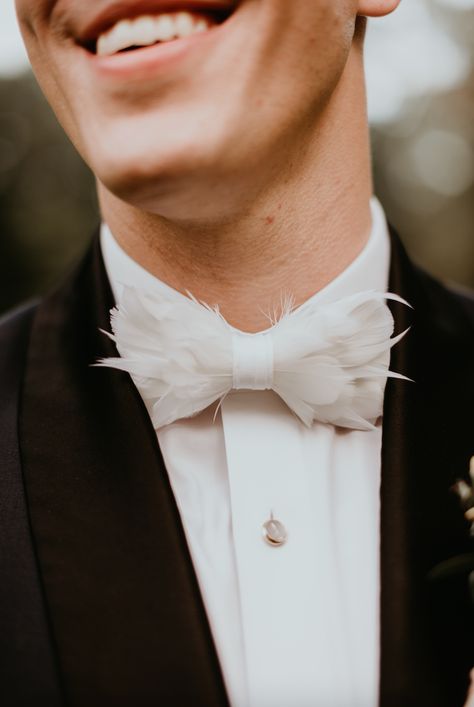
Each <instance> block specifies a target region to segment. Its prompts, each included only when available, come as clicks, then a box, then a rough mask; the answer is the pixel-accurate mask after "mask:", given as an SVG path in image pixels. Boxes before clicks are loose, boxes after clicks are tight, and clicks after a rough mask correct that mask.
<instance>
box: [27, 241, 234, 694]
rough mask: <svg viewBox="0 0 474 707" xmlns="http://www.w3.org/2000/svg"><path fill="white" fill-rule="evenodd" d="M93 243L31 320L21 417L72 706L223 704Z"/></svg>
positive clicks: (182, 545)
mask: <svg viewBox="0 0 474 707" xmlns="http://www.w3.org/2000/svg"><path fill="white" fill-rule="evenodd" d="M110 306H111V293H110V290H109V286H108V282H107V279H106V275H105V272H104V269H103V264H102V259H101V256H100V252H99V247H98V242H96V246H95V249H94V252H93V253H92V254H91V255H89V257H88V258H87V260H86V261H85V263H84V266H83V267H82V269H81V271H80V273H79V275H78V276H77V277H76V278H75V279H74V281H73V282H72V283H71V284H70V285H69V286H67V287H65V288H63V289H61V290H60V291H59V292H58V293H57V294H55V295H54V296H52V297H51V298H49V299H48V300H46V301H45V303H44V304H43V305H42V306H41V307H40V309H39V312H38V314H37V317H36V321H35V323H34V328H33V333H32V339H31V344H30V354H29V359H28V364H27V375H26V384H25V393H24V398H23V406H22V417H21V448H22V456H23V464H24V473H25V480H26V489H27V496H28V502H29V510H30V516H31V523H32V528H33V533H34V537H35V542H36V547H37V551H38V557H39V563H40V569H41V573H42V576H43V582H44V586H45V593H46V599H47V603H48V605H49V611H50V614H51V621H52V626H53V631H54V635H55V639H56V642H57V646H58V654H59V661H60V664H61V669H62V673H63V679H64V683H65V689H66V693H67V695H68V702H70V704H71V705H77V706H81V707H90V705H92V704H94V705H95V704H97V705H98V704H100V705H101V707H107V706H110V707H112V706H113V707H120V705H124V706H125V705H127V707H130V705H134V707H139V706H142V705H143V706H148V705H150V706H151V705H153V707H156V705H172V704H183V705H184V704H189V705H191V704H192V705H193V706H194V705H195V706H199V705H202V706H203V707H204V706H205V707H217V706H218V705H225V704H227V698H226V694H225V689H224V686H223V681H222V676H221V672H220V668H219V665H218V660H217V656H216V652H215V648H214V645H213V641H212V637H211V633H210V630H209V626H208V622H207V619H206V616H205V611H204V607H203V604H202V600H201V596H200V593H199V589H198V585H197V581H196V576H195V573H194V570H193V567H192V563H191V559H190V555H189V552H188V548H187V544H186V540H185V535H184V532H183V527H182V524H181V521H180V518H179V514H178V510H177V507H176V504H175V501H174V497H173V494H172V491H171V488H170V484H169V480H168V477H167V474H166V471H165V468H164V464H163V460H162V457H161V453H160V451H159V447H158V444H157V439H156V435H155V432H154V430H153V428H152V426H151V423H150V421H149V417H148V414H147V412H146V410H145V408H144V406H143V404H142V401H141V398H140V397H139V395H138V393H137V391H136V389H135V387H134V386H133V384H132V383H131V381H130V378H129V377H128V375H126V374H122V373H119V372H117V371H111V370H108V369H103V368H93V367H91V363H93V362H94V361H96V360H97V358H99V357H101V356H110V355H116V351H115V350H114V348H113V345H112V344H111V342H110V341H109V340H108V339H107V338H106V337H105V336H104V335H103V334H100V333H99V331H98V328H99V327H102V328H108V310H109V308H110Z"/></svg>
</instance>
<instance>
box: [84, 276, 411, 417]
mask: <svg viewBox="0 0 474 707" xmlns="http://www.w3.org/2000/svg"><path fill="white" fill-rule="evenodd" d="M388 299H390V300H395V301H397V302H401V303H403V304H407V303H406V302H405V301H404V300H402V299H401V298H400V297H398V296H397V295H394V294H382V293H379V292H376V291H367V292H360V293H357V294H355V295H350V296H347V297H344V298H342V299H340V300H338V301H336V302H331V303H324V304H319V303H318V302H317V300H316V301H311V300H310V301H308V302H306V303H305V304H303V305H301V306H300V307H297V308H296V309H292V308H291V306H290V304H286V305H285V306H284V307H283V311H282V314H281V317H280V318H279V319H278V320H277V321H274V322H273V323H272V326H271V327H270V328H269V329H267V330H265V331H262V332H259V333H257V334H247V333H244V332H240V331H238V330H237V329H235V328H234V327H232V326H231V325H230V324H229V323H228V322H227V321H226V320H225V319H224V317H223V316H222V315H221V314H220V312H219V309H218V308H217V307H215V308H212V307H209V306H208V305H206V304H203V303H200V302H198V301H197V300H196V299H194V298H193V297H191V296H190V297H185V296H179V297H171V296H170V295H168V294H167V293H164V294H162V293H160V294H157V293H151V292H144V291H142V290H138V289H135V288H130V287H127V288H125V289H124V293H123V297H122V300H121V302H120V303H119V304H118V305H117V306H116V307H115V308H114V309H113V310H112V312H111V327H112V333H107V332H104V333H106V334H107V335H108V336H109V337H110V338H111V339H112V340H113V341H114V342H115V344H116V346H117V349H118V352H119V354H120V357H117V358H105V359H102V360H100V361H99V362H98V364H97V365H99V366H107V367H111V368H116V369H119V370H122V371H127V372H128V373H129V374H130V375H131V377H132V379H133V380H134V382H135V384H136V385H137V387H138V388H139V389H140V392H141V394H142V397H143V399H144V400H145V403H146V405H147V408H148V410H149V413H150V416H151V419H152V422H153V425H154V427H155V429H159V428H160V427H163V426H164V425H167V424H171V423H172V422H174V421H175V420H178V419H180V418H186V417H191V416H193V415H195V414H197V413H199V412H201V411H202V410H204V409H205V408H206V407H208V406H209V405H211V404H212V403H214V402H216V401H218V400H219V401H220V400H222V399H223V398H224V397H225V396H226V395H227V394H228V393H229V392H230V391H231V390H273V391H275V393H277V394H278V395H279V396H280V398H282V400H283V401H284V402H285V403H286V404H287V405H288V407H289V408H290V409H291V410H292V411H293V412H294V413H295V415H297V416H298V417H299V418H300V419H301V420H302V422H303V423H304V424H305V425H307V426H310V425H312V424H313V422H314V421H315V420H318V421H319V422H323V423H329V424H333V425H336V426H341V427H348V428H352V429H360V430H369V429H373V427H374V425H375V423H376V421H377V419H378V418H379V417H380V415H381V414H382V407H383V394H384V389H385V383H386V380H387V377H392V378H403V379H405V376H403V375H401V374H399V373H395V372H393V371H390V370H389V362H390V349H391V348H392V346H394V345H395V344H396V343H397V342H399V341H400V339H401V338H402V337H403V336H404V335H405V333H406V331H405V332H402V333H401V334H399V335H398V336H393V337H392V335H393V331H394V321H393V316H392V314H391V312H390V309H389V308H388V306H387V304H386V300H388Z"/></svg>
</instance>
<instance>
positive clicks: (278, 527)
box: [262, 517, 288, 547]
mask: <svg viewBox="0 0 474 707" xmlns="http://www.w3.org/2000/svg"><path fill="white" fill-rule="evenodd" d="M262 534H263V539H264V540H265V542H266V543H268V544H269V545H271V546H272V547H279V546H280V545H284V544H285V543H286V541H287V539H288V533H287V530H286V528H285V526H284V525H283V523H282V522H281V521H279V520H276V519H275V518H273V517H271V518H270V520H267V521H266V522H265V523H264V524H263V526H262Z"/></svg>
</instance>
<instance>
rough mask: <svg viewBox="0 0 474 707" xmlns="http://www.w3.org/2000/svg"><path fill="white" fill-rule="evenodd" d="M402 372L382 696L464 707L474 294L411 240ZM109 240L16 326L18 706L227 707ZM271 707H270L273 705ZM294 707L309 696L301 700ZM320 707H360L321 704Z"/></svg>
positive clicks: (2, 365)
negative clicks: (115, 297)
mask: <svg viewBox="0 0 474 707" xmlns="http://www.w3.org/2000/svg"><path fill="white" fill-rule="evenodd" d="M392 250H393V253H392V269H391V283H390V289H391V291H393V292H396V293H398V294H400V295H401V296H402V297H404V298H405V299H407V300H408V301H409V302H410V303H411V305H412V306H413V308H414V309H413V311H410V310H409V309H408V308H406V307H402V306H399V305H397V304H394V305H393V311H394V315H395V319H396V323H397V330H398V331H401V330H403V329H404V328H405V327H406V326H409V325H411V326H412V330H411V332H410V334H409V335H408V336H407V337H406V338H405V339H404V340H403V341H402V343H400V344H399V345H397V346H396V347H395V349H394V350H393V358H392V368H393V369H394V370H396V371H399V372H403V373H405V374H406V375H408V376H410V377H411V378H413V380H414V381H415V382H414V383H407V382H404V381H398V380H390V381H389V383H388V387H387V392H386V399H385V410H384V428H383V454H382V456H383V458H382V489H381V504H382V510H381V574H382V593H381V626H382V629H381V666H380V671H381V690H380V706H381V707H423V706H425V705H426V706H427V707H461V705H462V704H463V701H464V697H465V693H466V689H467V684H468V673H469V670H470V668H471V667H472V666H474V622H473V610H472V606H471V604H470V598H469V592H468V584H467V576H466V574H465V573H464V574H461V575H459V576H456V577H454V578H452V579H446V580H443V581H438V582H434V581H430V580H429V579H428V575H429V573H430V571H431V569H432V568H433V567H434V566H436V565H438V564H439V563H441V562H443V561H445V560H447V559H449V558H451V557H453V556H455V555H458V554H462V553H467V552H470V551H471V548H470V540H469V535H468V525H467V523H466V521H465V520H464V517H463V512H462V510H461V508H460V505H459V502H458V500H457V498H456V497H455V495H454V494H453V493H452V492H451V491H450V487H451V486H452V484H453V483H454V482H455V480H456V479H457V478H459V477H461V476H464V477H466V478H467V470H468V462H469V458H470V456H471V455H472V454H474V302H472V301H470V300H469V299H468V298H465V297H460V296H458V295H456V294H453V293H451V292H449V291H448V290H446V289H444V288H443V287H442V286H441V285H439V284H438V283H437V282H435V281H434V280H432V279H431V278H430V277H428V276H427V275H425V274H422V273H421V272H419V271H418V270H416V269H415V268H414V267H413V266H412V265H411V263H410V262H409V261H408V259H407V257H406V255H405V253H404V251H403V249H402V247H401V245H400V243H399V241H398V239H397V237H396V236H395V235H394V234H392ZM112 304H113V302H112V296H111V292H110V288H109V284H108V281H107V277H106V275H105V271H104V267H103V263H102V259H101V255H100V250H99V247H98V241H97V239H96V241H95V244H94V245H93V247H92V248H91V250H90V252H89V253H88V255H87V257H86V258H85V260H84V262H83V263H82V264H81V266H80V268H79V269H78V270H77V272H76V273H75V274H74V275H73V276H71V277H70V278H69V279H68V281H67V282H66V283H65V284H64V285H63V286H62V287H61V288H60V289H58V290H57V291H56V292H55V293H54V294H53V295H51V296H49V297H47V298H46V299H44V300H43V301H42V302H40V303H39V304H36V305H34V306H31V307H28V308H25V309H23V310H22V311H19V312H17V313H15V314H14V315H10V316H9V317H7V318H6V319H4V320H3V322H2V324H1V325H0V391H1V398H0V403H1V404H0V440H1V445H0V673H1V675H0V705H2V707H13V706H15V707H20V706H21V707H23V706H25V707H27V706H28V707H29V706H30V705H31V706H34V707H42V706H43V705H45V706H46V707H57V706H58V705H71V706H74V707H95V706H97V707H121V706H122V705H123V706H125V705H126V706H127V707H152V706H153V707H157V706H158V705H160V706H166V707H167V706H172V705H177V706H181V705H190V706H192V707H222V706H224V705H226V704H228V702H227V696H226V692H225V687H224V683H223V679H222V675H221V671H220V667H219V662H218V659H217V655H216V651H215V647H214V644H213V641H212V636H211V632H210V629H209V625H208V622H207V619H206V614H205V611H204V606H203V603H202V599H201V596H200V592H199V589H198V584H197V580H196V576H195V573H194V570H193V566H192V562H191V559H190V555H189V552H188V548H187V545H186V541H185V536H184V532H183V527H182V525H181V521H180V517H179V514H178V510H177V507H176V504H175V501H174V497H173V494H172V491H171V487H170V484H169V481H168V478H167V474H166V471H165V468H164V465H163V459H162V456H161V453H160V449H159V446H158V443H157V438H156V434H155V432H154V430H153V428H152V425H151V423H150V420H149V417H148V415H147V412H146V410H145V408H144V405H143V404H142V401H141V398H140V396H139V395H138V393H137V391H136V389H135V387H134V385H133V384H132V382H131V380H130V378H129V376H128V375H127V374H125V373H121V372H118V371H115V370H110V369H104V368H93V367H91V365H90V364H91V363H93V362H94V361H95V360H97V358H99V357H103V356H110V355H114V354H116V351H115V349H114V347H113V344H112V343H111V342H110V341H109V340H108V339H107V337H105V336H104V335H103V334H101V333H100V332H99V328H105V329H108V327H109V324H108V311H109V309H110V307H111V306H112ZM262 707H266V706H265V705H262ZM288 707H307V706H306V705H296V704H295V705H288ZM321 707H346V706H345V705H322V706H321Z"/></svg>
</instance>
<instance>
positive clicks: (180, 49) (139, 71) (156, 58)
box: [88, 18, 232, 79]
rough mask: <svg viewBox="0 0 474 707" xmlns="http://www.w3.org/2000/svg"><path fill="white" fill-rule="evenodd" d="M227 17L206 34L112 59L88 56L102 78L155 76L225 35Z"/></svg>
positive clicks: (138, 50) (131, 52) (121, 54)
mask: <svg viewBox="0 0 474 707" xmlns="http://www.w3.org/2000/svg"><path fill="white" fill-rule="evenodd" d="M231 19H232V18H229V19H228V20H226V21H225V22H224V23H223V24H221V25H215V26H214V27H211V28H210V29H208V30H206V31H205V32H198V33H196V34H191V35H189V36H187V37H181V38H180V39H173V40H171V41H169V42H163V43H162V44H154V45H152V46H151V47H143V48H142V49H134V50H133V51H130V52H123V53H120V54H113V55H111V56H98V55H97V54H88V57H89V59H90V61H91V63H92V64H93V66H94V69H95V70H96V71H97V72H98V73H99V74H100V75H102V76H104V77H108V78H114V77H115V78H118V79H124V78H128V79H133V78H148V77H150V76H151V75H156V74H157V73H159V72H160V70H168V69H170V68H171V67H172V66H174V65H176V64H179V62H180V61H182V60H183V59H185V58H186V57H187V56H188V55H189V54H191V53H192V52H194V51H195V50H200V48H201V49H203V50H205V49H206V47H210V46H211V45H212V43H213V42H214V40H216V39H218V38H219V36H221V35H222V34H224V32H225V31H226V30H227V25H228V23H230V21H231Z"/></svg>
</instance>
